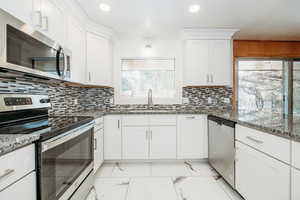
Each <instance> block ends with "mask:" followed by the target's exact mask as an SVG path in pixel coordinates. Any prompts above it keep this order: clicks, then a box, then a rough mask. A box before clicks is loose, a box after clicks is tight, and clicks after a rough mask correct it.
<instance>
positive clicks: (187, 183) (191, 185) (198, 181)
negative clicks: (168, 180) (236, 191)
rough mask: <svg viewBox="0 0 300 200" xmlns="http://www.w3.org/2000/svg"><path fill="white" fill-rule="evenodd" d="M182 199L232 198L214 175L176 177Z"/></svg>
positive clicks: (175, 182) (219, 199) (224, 199)
mask: <svg viewBox="0 0 300 200" xmlns="http://www.w3.org/2000/svg"><path fill="white" fill-rule="evenodd" d="M173 181H174V185H175V188H176V191H177V194H178V196H179V199H180V200H199V199H208V200H231V199H230V198H229V196H228V195H227V194H226V193H225V191H224V190H223V189H222V188H221V187H220V186H219V185H218V183H217V181H216V180H215V179H214V178H213V177H182V178H178V177H177V178H174V179H173Z"/></svg>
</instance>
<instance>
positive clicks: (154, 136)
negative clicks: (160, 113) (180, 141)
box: [150, 126, 177, 159]
mask: <svg viewBox="0 0 300 200" xmlns="http://www.w3.org/2000/svg"><path fill="white" fill-rule="evenodd" d="M176 144H177V139H176V126H153V127H150V159H175V158H176Z"/></svg>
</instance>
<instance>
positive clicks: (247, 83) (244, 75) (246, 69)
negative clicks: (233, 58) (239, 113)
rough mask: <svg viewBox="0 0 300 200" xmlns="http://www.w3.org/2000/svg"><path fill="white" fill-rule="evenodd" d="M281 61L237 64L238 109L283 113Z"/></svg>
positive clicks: (241, 61)
mask: <svg viewBox="0 0 300 200" xmlns="http://www.w3.org/2000/svg"><path fill="white" fill-rule="evenodd" d="M283 84H284V82H283V61H271V60H269V61H257V60H254V61H243V60H240V61H239V62H238V109H239V110H246V111H265V112H280V113H283V112H284V109H283V108H284V106H283V105H284V102H283Z"/></svg>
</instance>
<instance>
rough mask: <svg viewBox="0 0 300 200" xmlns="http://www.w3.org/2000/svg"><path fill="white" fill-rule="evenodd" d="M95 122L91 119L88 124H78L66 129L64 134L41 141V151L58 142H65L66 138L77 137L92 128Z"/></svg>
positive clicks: (52, 146)
mask: <svg viewBox="0 0 300 200" xmlns="http://www.w3.org/2000/svg"><path fill="white" fill-rule="evenodd" d="M94 124H95V122H94V121H92V122H90V123H88V124H85V125H83V126H80V127H78V128H76V129H74V130H71V131H68V132H66V133H64V134H61V135H59V136H57V137H54V138H51V139H49V140H47V141H45V142H42V152H45V151H47V150H49V149H52V148H54V147H56V146H58V145H60V144H63V143H65V142H66V141H68V140H71V139H73V138H75V137H78V136H79V135H81V134H82V133H84V132H86V131H88V130H90V129H92V128H93V127H94Z"/></svg>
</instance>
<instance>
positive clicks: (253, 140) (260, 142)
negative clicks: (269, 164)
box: [246, 136, 264, 144]
mask: <svg viewBox="0 0 300 200" xmlns="http://www.w3.org/2000/svg"><path fill="white" fill-rule="evenodd" d="M246 138H247V139H248V140H251V141H252V142H255V143H257V144H263V143H264V142H263V141H261V140H257V139H254V138H252V137H251V136H247V137H246Z"/></svg>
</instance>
